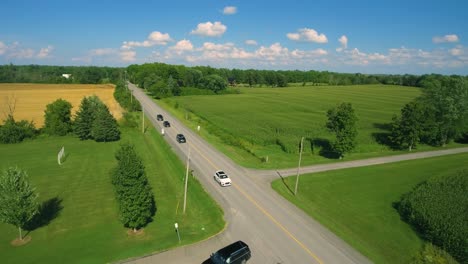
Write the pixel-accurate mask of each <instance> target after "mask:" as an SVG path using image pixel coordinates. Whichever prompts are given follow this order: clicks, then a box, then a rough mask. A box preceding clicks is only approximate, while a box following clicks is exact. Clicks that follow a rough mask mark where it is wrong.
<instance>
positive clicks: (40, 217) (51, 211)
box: [25, 197, 63, 231]
mask: <svg viewBox="0 0 468 264" xmlns="http://www.w3.org/2000/svg"><path fill="white" fill-rule="evenodd" d="M62 209H63V206H62V199H60V198H58V197H54V198H51V199H49V200H47V201H44V202H43V203H42V204H41V205H40V206H39V210H38V213H37V214H36V215H35V216H34V217H33V218H32V219H31V220H30V221H29V222H28V223H27V224H26V226H25V230H28V231H33V230H35V229H37V228H39V227H43V226H46V225H48V224H49V223H50V222H51V221H52V220H54V219H55V218H57V217H58V216H59V214H60V211H61V210H62Z"/></svg>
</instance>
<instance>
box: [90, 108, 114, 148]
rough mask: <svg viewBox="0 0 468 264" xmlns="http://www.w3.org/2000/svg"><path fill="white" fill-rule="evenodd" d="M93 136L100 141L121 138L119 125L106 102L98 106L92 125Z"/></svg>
mask: <svg viewBox="0 0 468 264" xmlns="http://www.w3.org/2000/svg"><path fill="white" fill-rule="evenodd" d="M91 137H92V138H94V140H96V141H98V142H109V141H116V140H119V139H120V131H119V125H118V124H117V121H116V120H115V118H114V117H113V116H112V114H111V113H110V112H109V109H108V108H107V106H106V105H105V104H101V105H99V106H98V107H97V109H96V113H95V114H94V121H93V123H92V127H91Z"/></svg>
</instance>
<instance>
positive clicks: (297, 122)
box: [161, 85, 428, 168]
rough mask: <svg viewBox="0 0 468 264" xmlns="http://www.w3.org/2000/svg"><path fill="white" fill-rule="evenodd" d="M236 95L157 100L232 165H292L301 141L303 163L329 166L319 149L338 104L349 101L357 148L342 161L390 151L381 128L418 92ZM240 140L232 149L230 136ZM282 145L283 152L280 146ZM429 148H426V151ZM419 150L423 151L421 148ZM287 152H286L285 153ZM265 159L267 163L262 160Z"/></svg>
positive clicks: (346, 89)
mask: <svg viewBox="0 0 468 264" xmlns="http://www.w3.org/2000/svg"><path fill="white" fill-rule="evenodd" d="M240 91H241V94H228V95H218V96H181V97H173V98H168V99H164V100H162V101H161V102H162V104H163V105H164V106H165V107H166V108H169V109H171V111H172V113H174V114H175V115H177V116H178V117H179V118H180V119H182V120H185V119H188V120H186V121H185V122H186V123H188V124H189V125H190V126H191V127H192V128H196V127H197V126H198V125H201V131H200V133H201V134H202V136H204V137H205V138H206V139H208V140H209V141H211V142H212V143H213V144H215V145H217V146H218V148H220V149H221V150H222V151H223V152H224V153H226V154H227V155H229V156H230V157H231V158H233V159H234V160H235V161H236V162H238V163H240V164H242V165H244V166H248V167H259V168H279V167H294V166H297V159H298V151H299V147H298V146H299V142H300V140H301V137H302V136H304V137H306V138H309V139H313V140H314V141H315V143H314V146H312V144H311V142H310V141H307V140H306V143H305V147H304V155H303V164H314V163H323V162H330V161H332V160H330V159H328V158H326V156H327V155H326V153H321V146H324V144H326V142H327V141H329V140H333V137H334V136H333V134H331V133H330V132H328V131H327V129H326V128H325V123H326V120H327V118H326V112H327V110H328V109H330V108H332V107H335V106H336V105H337V104H339V103H341V102H350V103H352V105H353V107H354V109H355V111H356V115H357V116H358V118H359V121H358V124H357V126H358V130H359V135H358V138H357V141H358V146H357V148H356V149H355V151H354V152H353V153H351V154H349V155H347V157H346V159H348V160H349V159H358V158H366V157H372V156H379V155H389V154H391V153H394V151H392V150H391V149H390V148H389V147H388V146H386V145H382V144H379V143H377V141H378V137H379V136H381V135H382V134H383V133H388V132H389V131H388V130H386V128H385V124H387V123H389V122H390V121H391V119H392V116H393V115H394V114H399V113H400V109H401V108H402V107H403V105H404V104H406V103H408V102H409V101H411V100H412V99H414V98H415V97H417V96H419V95H420V94H421V90H420V89H419V88H414V87H403V86H391V85H361V86H359V85H356V86H305V87H302V86H301V87H287V88H240ZM230 137H231V138H235V139H236V140H237V141H239V142H242V144H243V146H244V147H239V146H233V145H236V144H232V143H231V141H232V140H231V141H230V140H229V138H230ZM281 144H283V145H284V148H285V149H282V148H281ZM425 148H426V149H428V147H427V146H426V147H425ZM422 149H424V147H422ZM284 150H286V151H284ZM267 157H268V162H265V161H266V159H267Z"/></svg>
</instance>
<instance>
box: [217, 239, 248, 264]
mask: <svg viewBox="0 0 468 264" xmlns="http://www.w3.org/2000/svg"><path fill="white" fill-rule="evenodd" d="M250 257H251V252H250V248H249V246H248V245H247V244H246V243H244V242H243V241H240V240H239V241H237V242H234V243H232V244H231V245H229V246H226V247H224V248H222V249H220V250H218V251H216V252H215V253H213V254H211V256H210V260H211V262H212V263H214V264H225V263H230V264H238V263H246V262H247V260H249V259H250Z"/></svg>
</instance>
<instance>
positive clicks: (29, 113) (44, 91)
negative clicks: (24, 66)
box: [0, 83, 122, 128]
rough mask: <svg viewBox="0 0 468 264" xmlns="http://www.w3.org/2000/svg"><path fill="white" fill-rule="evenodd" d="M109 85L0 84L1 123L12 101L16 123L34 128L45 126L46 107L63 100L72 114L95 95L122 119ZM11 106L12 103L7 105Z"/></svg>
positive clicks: (120, 109) (111, 86)
mask: <svg viewBox="0 0 468 264" xmlns="http://www.w3.org/2000/svg"><path fill="white" fill-rule="evenodd" d="M113 93H114V85H112V84H30V83H8V84H4V83H2V84H0V120H1V121H2V123H3V120H4V119H5V118H6V115H7V114H8V104H9V102H14V106H15V111H14V118H15V120H17V121H19V120H23V119H24V120H28V121H33V122H34V124H35V126H36V127H37V128H39V127H42V125H43V124H44V111H45V108H46V105H48V104H50V103H52V102H53V101H55V100H56V99H59V98H62V99H64V100H67V101H68V102H70V103H71V104H72V106H73V109H72V114H74V113H75V112H76V111H77V110H78V107H79V106H80V103H81V100H82V99H83V97H85V96H90V95H97V96H98V97H99V98H100V99H101V100H102V101H103V102H104V103H105V104H106V105H107V107H109V110H110V112H111V113H112V115H113V116H114V117H115V118H116V119H120V118H121V117H122V108H121V107H120V105H119V104H118V103H117V101H115V99H114V96H113ZM10 104H11V103H10Z"/></svg>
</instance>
